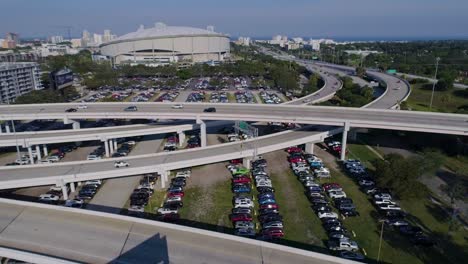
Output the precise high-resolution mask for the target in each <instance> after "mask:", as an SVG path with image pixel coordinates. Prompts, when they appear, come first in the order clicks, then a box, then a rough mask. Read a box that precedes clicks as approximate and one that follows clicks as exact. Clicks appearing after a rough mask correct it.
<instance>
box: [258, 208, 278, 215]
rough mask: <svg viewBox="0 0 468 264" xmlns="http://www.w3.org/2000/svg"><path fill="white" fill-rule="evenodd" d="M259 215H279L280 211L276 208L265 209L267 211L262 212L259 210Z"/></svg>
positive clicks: (262, 210)
mask: <svg viewBox="0 0 468 264" xmlns="http://www.w3.org/2000/svg"><path fill="white" fill-rule="evenodd" d="M258 213H259V214H260V215H266V214H278V213H279V210H278V209H274V208H265V209H260V210H258Z"/></svg>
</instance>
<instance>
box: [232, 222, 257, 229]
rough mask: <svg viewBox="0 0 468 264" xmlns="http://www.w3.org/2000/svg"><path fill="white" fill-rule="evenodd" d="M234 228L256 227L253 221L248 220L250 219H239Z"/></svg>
mask: <svg viewBox="0 0 468 264" xmlns="http://www.w3.org/2000/svg"><path fill="white" fill-rule="evenodd" d="M234 228H236V229H237V228H242V229H246V228H255V224H254V223H253V222H248V221H237V222H236V225H235V226H234Z"/></svg>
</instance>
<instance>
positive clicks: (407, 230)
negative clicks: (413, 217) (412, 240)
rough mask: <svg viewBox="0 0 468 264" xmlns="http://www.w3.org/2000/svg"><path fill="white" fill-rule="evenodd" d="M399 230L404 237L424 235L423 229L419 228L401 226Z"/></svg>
mask: <svg viewBox="0 0 468 264" xmlns="http://www.w3.org/2000/svg"><path fill="white" fill-rule="evenodd" d="M399 230H400V234H402V235H404V236H415V235H421V234H422V229H421V228H420V227H419V226H412V225H406V226H400V228H399Z"/></svg>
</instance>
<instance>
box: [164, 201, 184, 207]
mask: <svg viewBox="0 0 468 264" xmlns="http://www.w3.org/2000/svg"><path fill="white" fill-rule="evenodd" d="M182 206H184V203H183V202H180V201H179V202H165V203H164V205H163V207H166V208H167V207H170V208H181V207H182Z"/></svg>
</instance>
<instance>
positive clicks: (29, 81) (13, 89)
mask: <svg viewBox="0 0 468 264" xmlns="http://www.w3.org/2000/svg"><path fill="white" fill-rule="evenodd" d="M42 88H43V87H42V83H41V76H40V70H39V64H37V63H35V62H15V63H0V103H12V102H14V101H15V100H16V98H17V97H18V96H20V95H23V94H26V93H29V92H31V91H33V90H41V89H42Z"/></svg>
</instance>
